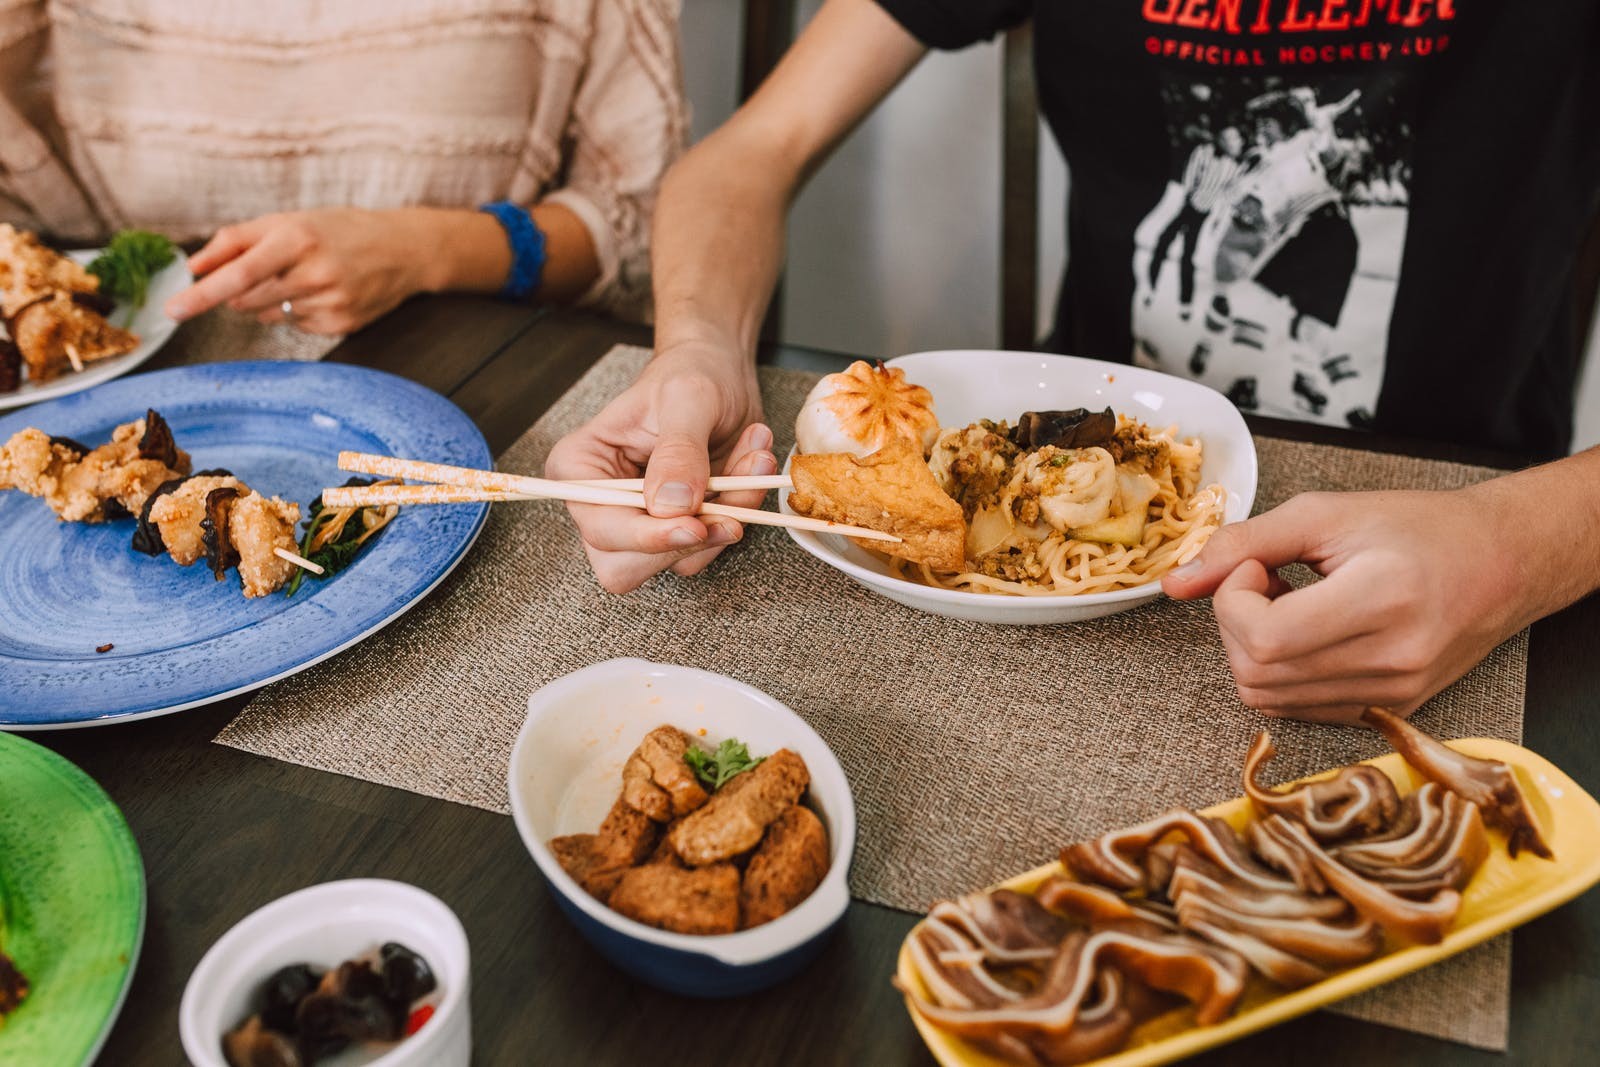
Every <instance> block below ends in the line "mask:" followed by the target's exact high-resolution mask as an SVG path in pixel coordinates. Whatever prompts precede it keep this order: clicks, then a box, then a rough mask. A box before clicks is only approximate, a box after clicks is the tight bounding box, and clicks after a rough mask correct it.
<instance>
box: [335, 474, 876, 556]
mask: <svg viewBox="0 0 1600 1067" xmlns="http://www.w3.org/2000/svg"><path fill="white" fill-rule="evenodd" d="M339 469H340V470H344V471H354V472H355V473H357V474H376V475H381V476H382V477H385V478H405V479H407V480H408V481H413V482H426V483H433V484H425V485H389V486H350V487H339V488H332V489H324V490H323V491H322V502H323V504H324V505H325V506H327V507H333V508H364V507H382V506H385V505H388V504H399V505H401V506H407V505H412V504H466V503H478V502H482V501H488V502H491V503H504V502H509V501H517V500H565V501H568V502H569V503H574V504H600V505H610V506H614V507H625V508H638V509H639V510H640V511H643V510H645V502H644V479H642V478H615V479H600V480H595V481H574V482H562V481H554V480H552V479H549V478H533V477H529V476H527V475H522V474H502V473H500V472H498V471H480V470H473V469H472V468H470V467H451V466H448V465H446V464H443V463H425V462H422V461H420V460H411V459H400V458H398V457H396V456H378V455H373V454H371V453H368V452H340V453H339ZM791 484H792V483H791V482H790V480H789V478H788V476H787V475H782V474H766V475H745V476H728V477H720V478H712V479H711V480H710V482H709V483H708V485H707V488H708V489H709V490H710V491H711V492H717V493H722V492H732V491H737V490H742V489H787V488H789V487H790V486H791ZM698 514H701V515H722V516H725V517H727V518H730V519H737V520H739V521H740V522H743V523H750V524H754V525H757V526H787V527H790V528H791V529H796V530H815V531H817V532H819V533H833V534H844V535H846V536H849V537H859V538H862V539H863V540H868V541H899V540H900V538H898V537H896V536H894V535H893V534H887V533H883V532H882V531H879V530H869V529H866V528H865V527H862V526H850V525H847V524H845V523H842V522H829V521H828V520H826V519H813V518H809V517H808V516H805V515H785V514H783V513H782V512H777V511H763V510H761V509H759V508H737V507H733V506H731V505H728V504H718V503H716V502H715V501H706V502H704V503H702V504H701V505H700V510H699V512H698Z"/></svg>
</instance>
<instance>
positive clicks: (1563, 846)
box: [898, 737, 1600, 1067]
mask: <svg viewBox="0 0 1600 1067" xmlns="http://www.w3.org/2000/svg"><path fill="white" fill-rule="evenodd" d="M1448 744H1449V745H1450V747H1451V748H1453V749H1456V750H1458V751H1460V752H1465V753H1466V754H1468V755H1470V756H1478V757H1481V758H1483V759H1494V760H1501V761H1503V762H1505V763H1508V764H1510V765H1511V766H1512V767H1513V768H1514V769H1515V770H1516V772H1517V777H1518V779H1519V781H1520V782H1521V784H1522V788H1523V791H1524V792H1525V793H1527V795H1528V802H1529V803H1530V804H1531V805H1532V806H1533V808H1534V813H1535V814H1536V815H1537V816H1538V817H1539V820H1540V824H1541V826H1542V827H1543V829H1544V830H1545V835H1546V839H1547V841H1548V843H1549V845H1550V848H1551V850H1552V851H1553V852H1554V853H1555V859H1554V860H1542V859H1540V858H1539V857H1537V856H1534V855H1532V854H1529V853H1524V854H1523V855H1522V856H1521V857H1519V858H1518V859H1515V860H1513V859H1512V858H1511V856H1510V855H1509V854H1508V853H1507V852H1506V848H1505V838H1504V835H1502V834H1500V833H1498V832H1496V831H1493V830H1491V831H1490V839H1491V842H1492V847H1491V851H1490V854H1489V858H1488V859H1487V860H1486V861H1485V862H1484V864H1483V866H1482V867H1481V868H1479V870H1478V873H1477V874H1476V875H1475V876H1474V877H1473V879H1472V881H1471V882H1470V883H1469V884H1468V885H1467V887H1466V889H1465V890H1464V891H1463V893H1462V902H1461V914H1460V915H1459V916H1458V917H1457V919H1456V923H1455V926H1454V927H1453V928H1452V929H1451V930H1450V932H1449V933H1448V934H1446V935H1445V938H1444V940H1443V941H1441V942H1440V943H1439V944H1437V945H1409V946H1404V947H1391V950H1390V951H1387V952H1385V953H1384V954H1383V955H1382V956H1379V957H1378V958H1377V959H1375V960H1372V961H1371V962H1370V963H1364V964H1362V965H1361V966H1359V967H1353V968H1351V969H1350V970H1347V971H1341V972H1339V973H1338V974H1335V975H1333V976H1332V977H1330V978H1327V979H1324V980H1323V981H1321V982H1318V983H1317V984H1316V985H1312V986H1307V987H1306V988H1304V989H1297V990H1294V991H1292V992H1291V991H1285V990H1280V989H1278V988H1277V987H1275V986H1271V985H1269V984H1267V983H1266V982H1265V981H1261V980H1252V981H1251V983H1250V987H1249V989H1248V991H1247V992H1246V993H1245V996H1244V998H1243V999H1242V1000H1241V1001H1240V1004H1239V1007H1238V1009H1237V1010H1236V1011H1235V1012H1234V1014H1233V1015H1232V1016H1231V1017H1229V1018H1228V1019H1226V1020H1224V1021H1223V1022H1220V1023H1218V1024H1216V1025H1215V1026H1197V1025H1195V1022H1194V1013H1193V1011H1192V1010H1191V1009H1189V1008H1181V1009H1176V1010H1173V1011H1170V1012H1167V1013H1166V1014H1165V1015H1162V1016H1159V1017H1157V1018H1155V1019H1151V1020H1150V1021H1149V1022H1147V1023H1145V1024H1144V1025H1142V1026H1140V1027H1139V1028H1138V1029H1136V1030H1135V1031H1134V1032H1133V1036H1132V1037H1131V1038H1130V1039H1129V1041H1128V1044H1127V1046H1126V1047H1125V1048H1124V1049H1123V1050H1122V1051H1121V1052H1118V1053H1115V1054H1114V1055H1111V1056H1106V1057H1102V1058H1101V1059H1098V1060H1095V1061H1093V1063H1092V1064H1089V1065H1083V1067H1151V1065H1153V1064H1161V1063H1171V1062H1173V1061H1174V1060H1179V1059H1183V1058H1184V1057H1186V1056H1193V1055H1194V1054H1196V1053H1198V1052H1202V1051H1204V1050H1205V1049H1209V1048H1215V1047H1216V1046H1218V1045H1223V1044H1226V1043H1228V1042H1229V1041H1236V1040H1238V1039H1239V1038H1241V1037H1244V1036H1246V1035H1247V1034H1253V1033H1255V1032H1256V1031H1257V1030H1264V1029H1266V1028H1267V1027H1269V1026H1276V1025H1277V1024H1278V1023H1281V1022H1286V1021H1287V1020H1289V1019H1293V1018H1295V1017H1296V1016H1299V1015H1304V1014H1306V1013H1307V1012H1310V1011H1315V1010H1316V1009H1318V1008H1321V1007H1326V1006H1327V1005H1329V1004H1332V1003H1334V1002H1335V1001H1338V1000H1343V999H1344V998H1346V997H1349V996H1353V995H1354V994H1356V993H1361V992H1364V991H1366V990H1368V989H1371V988H1373V987H1374V986H1379V985H1382V984H1383V983H1385V982H1389V981H1393V980H1394V979H1396V978H1399V977H1400V976H1402V975H1406V974H1410V973H1411V972H1412V971H1416V970H1420V969H1422V968H1423V967H1426V966H1428V965H1429V964H1430V963H1437V962H1438V961H1439V960H1442V959H1444V958H1446V957H1447V956H1453V955H1455V954H1456V953H1458V952H1461V951H1463V950H1464V949H1468V948H1471V947H1472V946H1473V945H1476V944H1479V943H1480V942H1483V941H1487V940H1488V939H1489V938H1491V937H1493V936H1494V935H1496V934H1499V933H1504V932H1505V931H1507V930H1510V929H1511V928H1512V927H1515V926H1520V925H1522V924H1523V923H1525V922H1527V921H1528V920H1529V919H1533V918H1536V917H1538V916H1540V915H1543V914H1544V913H1545V912H1547V911H1550V910H1551V909H1552V908H1556V907H1559V906H1560V905H1562V904H1565V903H1566V902H1567V901H1569V900H1571V899H1572V898H1573V897H1575V896H1577V895H1578V894H1579V893H1582V892H1583V891H1584V890H1586V889H1588V888H1589V887H1591V886H1593V885H1594V884H1595V883H1596V882H1600V803H1596V802H1595V799H1594V798H1593V797H1591V796H1590V795H1589V794H1588V793H1586V792H1584V791H1583V789H1582V788H1580V787H1579V786H1578V784H1577V783H1576V782H1574V781H1573V780H1572V779H1571V778H1568V777H1567V776H1566V775H1565V774H1563V773H1562V772H1561V771H1560V770H1558V769H1557V768H1556V767H1555V765H1554V764H1552V763H1550V762H1549V761H1548V760H1546V759H1545V758H1543V757H1542V756H1538V755H1535V754H1534V753H1532V752H1529V751H1528V750H1527V749H1525V748H1522V747H1521V746H1520V745H1513V744H1511V743H1510V742H1509V741H1498V740H1494V739H1492V738H1483V737H1476V738H1470V739H1467V740H1464V741H1451V742H1448ZM1367 762H1369V763H1371V764H1372V765H1373V766H1375V767H1377V768H1378V769H1379V770H1381V771H1383V773H1385V774H1387V775H1388V776H1389V777H1390V778H1392V779H1393V780H1394V782H1395V784H1396V785H1397V786H1398V787H1399V788H1400V791H1401V793H1402V794H1405V793H1407V792H1410V791H1411V790H1413V789H1416V788H1417V787H1418V786H1420V785H1421V784H1422V782H1423V778H1422V776H1421V775H1419V774H1417V773H1416V772H1415V771H1413V770H1412V769H1411V767H1410V766H1409V765H1408V764H1407V763H1406V762H1405V761H1404V760H1403V759H1401V758H1400V755H1399V754H1398V753H1391V754H1389V755H1387V756H1382V757H1379V758H1378V759H1375V760H1368V761H1367ZM1327 773H1328V774H1332V773H1334V772H1332V771H1329V772H1327ZM1317 777H1323V776H1322V775H1319V776H1317ZM1151 814H1154V813H1151ZM1201 814H1202V815H1212V816H1217V817H1220V818H1222V819H1226V820H1227V821H1228V823H1229V824H1231V825H1232V826H1233V827H1234V829H1242V828H1243V827H1244V826H1245V825H1246V824H1247V823H1249V822H1250V821H1252V820H1253V819H1254V817H1255V813H1254V811H1253V810H1252V809H1251V807H1250V802H1249V800H1248V798H1246V797H1239V798H1238V799H1236V800H1230V801H1228V802H1227V803H1225V804H1218V805H1217V806H1216V807H1213V808H1207V809H1206V810H1205V811H1203V812H1201ZM1065 873H1066V871H1065V869H1064V868H1063V867H1062V866H1061V865H1060V864H1059V863H1050V864H1046V865H1045V866H1043V867H1039V868H1037V869H1035V870H1032V871H1029V872H1028V873H1027V874H1021V875H1018V876H1017V877H1015V878H1012V879H1010V880H1009V881H1005V882H1002V883H1000V885H999V886H996V887H994V888H1004V889H1014V890H1016V891H1018V892H1021V893H1032V892H1033V891H1034V890H1035V889H1037V888H1038V887H1039V884H1040V883H1042V882H1043V881H1044V880H1045V879H1046V878H1048V877H1050V876H1051V875H1055V874H1065ZM908 940H909V938H908ZM898 973H899V977H900V981H901V982H902V983H904V985H905V986H906V988H910V989H915V990H917V991H918V992H920V993H922V994H923V995H926V994H927V989H926V987H925V986H923V985H922V983H921V981H920V979H918V978H917V976H916V973H915V972H914V971H913V970H912V967H911V961H910V956H909V954H908V953H907V951H906V947H905V945H904V944H902V945H901V947H900V961H899V968H898ZM906 1010H907V1011H910V1012H911V1021H912V1022H913V1023H915V1024H916V1027H917V1030H918V1032H919V1033H921V1034H922V1039H923V1041H925V1042H926V1043H927V1045H928V1049H929V1051H931V1052H932V1053H933V1056H934V1058H935V1059H936V1060H938V1061H939V1062H940V1063H941V1064H944V1067H1004V1065H1005V1064H1006V1063H1007V1062H1008V1061H1005V1060H1002V1059H1000V1058H998V1057H996V1056H993V1055H990V1054H989V1053H986V1052H983V1051H981V1050H979V1049H977V1048H975V1047H973V1046H972V1045H970V1044H968V1043H967V1042H965V1041H963V1040H961V1039H960V1038H958V1037H955V1036H953V1035H951V1034H947V1033H945V1032H944V1031H942V1030H940V1029H938V1028H937V1027H935V1026H934V1025H932V1024H931V1023H929V1022H927V1021H926V1020H925V1019H923V1018H922V1017H921V1016H919V1015H918V1014H917V1013H916V1012H915V1011H912V1010H911V1008H910V1006H909V1005H908V1006H907V1009H906Z"/></svg>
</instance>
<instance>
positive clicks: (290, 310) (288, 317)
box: [278, 300, 294, 326]
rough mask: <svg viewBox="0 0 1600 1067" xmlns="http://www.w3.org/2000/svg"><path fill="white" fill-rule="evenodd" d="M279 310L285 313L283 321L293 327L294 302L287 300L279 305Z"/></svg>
mask: <svg viewBox="0 0 1600 1067" xmlns="http://www.w3.org/2000/svg"><path fill="white" fill-rule="evenodd" d="M278 310H279V311H281V312H283V321H284V322H287V323H289V324H290V325H291V326H292V325H293V324H294V301H293V300H285V301H284V302H283V303H281V304H279V305H278Z"/></svg>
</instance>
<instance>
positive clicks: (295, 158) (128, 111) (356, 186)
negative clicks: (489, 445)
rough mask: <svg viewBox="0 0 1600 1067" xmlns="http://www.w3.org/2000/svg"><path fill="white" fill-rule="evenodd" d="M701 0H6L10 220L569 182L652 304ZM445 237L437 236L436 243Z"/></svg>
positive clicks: (100, 233) (609, 271) (174, 216)
mask: <svg viewBox="0 0 1600 1067" xmlns="http://www.w3.org/2000/svg"><path fill="white" fill-rule="evenodd" d="M677 15H678V0H367V2H365V3H361V2H355V0H342V2H327V0H267V2H262V0H0V220H4V221H10V222H15V223H16V224H18V225H20V226H25V227H28V228H30V229H37V230H42V231H44V232H48V233H51V234H55V235H58V236H60V237H62V238H66V239H71V240H79V241H93V240H97V239H101V238H103V237H104V236H105V235H107V234H109V233H111V232H114V231H116V230H118V229H121V228H123V227H127V226H140V227H145V228H150V229H157V230H161V231H163V232H165V233H167V234H168V235H169V236H171V237H173V238H175V239H177V240H183V241H187V240H195V239H200V238H204V237H206V236H208V235H210V234H211V233H212V232H213V231H214V230H216V229H217V228H218V227H219V226H222V225H224V224H226V223H230V222H236V221H239V220H242V219H248V218H253V217H255V216H257V215H263V214H267V213H270V212H274V211H288V210H296V209H305V208H312V207H327V206H340V205H351V206H355V207H363V208H392V207H404V206H412V205H432V206H441V207H475V206H477V205H478V204H480V203H483V202H484V201H488V200H496V199H501V198H509V199H511V200H514V201H516V202H518V203H522V204H527V205H532V204H533V203H535V202H538V201H542V200H543V201H552V202H556V203H560V204H562V205H564V206H565V207H567V208H569V209H570V210H571V211H572V212H573V213H574V214H576V215H577V216H578V217H579V218H580V219H582V220H583V222H584V224H585V225H586V226H587V227H588V229H589V231H590V233H591V234H592V236H593V238H594V244H595V248H596V249H597V250H598V252H599V258H600V266H601V272H600V278H599V280H598V281H597V282H596V283H595V285H594V287H593V288H592V289H591V290H590V291H589V293H587V294H586V296H585V298H584V302H585V303H589V304H595V305H599V306H601V307H603V308H605V309H607V310H609V311H611V312H613V313H617V314H621V315H624V316H627V317H631V318H645V317H647V315H648V308H649V295H650V283H649V254H648V236H649V222H650V212H651V209H652V207H653V204H654V200H655V195H656V189H657V186H658V184H659V182H660V179H661V176H662V174H663V172H664V171H665V170H666V168H667V166H668V164H670V163H671V162H672V160H673V159H674V158H675V157H676V156H677V154H678V153H679V151H680V150H681V148H682V146H683V143H684V141H685V137H686V131H687V129H688V116H687V107H686V105H685V103H684V98H683V92H682V76H681V70H680V58H679V49H678V31H677ZM422 251H423V254H426V250H422Z"/></svg>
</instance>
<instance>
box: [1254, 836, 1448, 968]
mask: <svg viewBox="0 0 1600 1067" xmlns="http://www.w3.org/2000/svg"><path fill="white" fill-rule="evenodd" d="M1256 825H1257V826H1259V827H1261V831H1262V834H1263V835H1264V836H1266V837H1269V838H1271V839H1273V840H1275V841H1277V842H1278V843H1279V844H1280V845H1282V846H1283V848H1284V849H1285V850H1287V851H1297V852H1300V853H1302V854H1303V855H1304V859H1305V862H1306V863H1308V864H1310V865H1311V866H1313V867H1315V868H1316V870H1317V872H1318V873H1319V874H1321V875H1322V877H1323V878H1324V879H1325V880H1326V881H1327V884H1328V888H1329V889H1331V890H1332V891H1333V892H1335V893H1337V894H1339V895H1340V896H1341V897H1343V898H1344V899H1346V900H1348V901H1349V902H1350V904H1351V906H1352V907H1354V908H1355V909H1356V911H1358V912H1360V913H1361V914H1362V915H1364V916H1366V917H1367V918H1368V919H1371V920H1372V921H1373V922H1375V923H1377V924H1378V925H1379V926H1381V927H1383V928H1384V929H1385V930H1387V931H1388V932H1389V933H1391V934H1394V935H1395V936H1396V937H1400V938H1404V939H1405V940H1407V941H1416V942H1420V943H1422V944H1428V945H1432V944H1437V943H1438V942H1439V941H1441V940H1443V938H1444V932H1445V930H1447V929H1449V927H1450V924H1451V922H1453V921H1454V920H1455V917H1456V914H1457V913H1458V912H1459V911H1460V910H1461V894H1460V893H1458V892H1456V891H1455V890H1454V889H1440V890H1439V891H1437V892H1435V893H1434V894H1433V895H1432V896H1431V897H1429V898H1427V899H1426V900H1408V899H1406V898H1405V897H1403V896H1400V895H1399V894H1397V893H1394V892H1392V891H1390V890H1389V889H1386V888H1384V887H1383V886H1382V885H1379V884H1378V883H1377V882H1374V881H1373V880H1371V879H1370V878H1365V877H1363V876H1361V875H1360V874H1357V873H1356V872H1355V871H1353V870H1351V869H1350V868H1348V867H1346V866H1345V865H1344V864H1342V863H1340V862H1339V861H1338V860H1337V859H1335V858H1334V857H1333V856H1331V855H1329V854H1328V853H1327V852H1326V851H1324V850H1323V847H1322V846H1321V845H1320V844H1318V843H1317V842H1316V841H1315V840H1313V839H1312V837H1311V835H1310V834H1308V833H1307V832H1306V829H1305V827H1303V826H1301V825H1299V824H1298V823H1292V822H1290V821H1289V820H1288V819H1285V818H1284V817H1283V816H1281V815H1269V816H1267V817H1266V818H1265V819H1263V820H1262V821H1261V822H1259V823H1257V824H1256Z"/></svg>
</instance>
